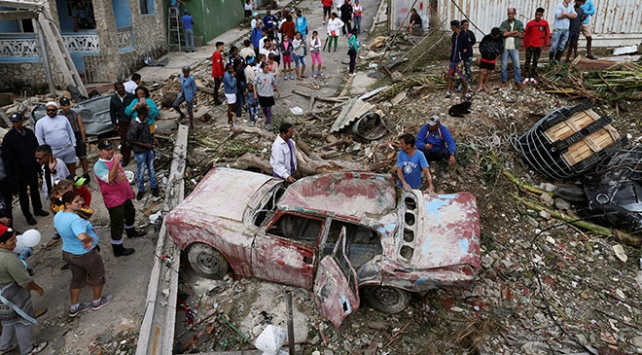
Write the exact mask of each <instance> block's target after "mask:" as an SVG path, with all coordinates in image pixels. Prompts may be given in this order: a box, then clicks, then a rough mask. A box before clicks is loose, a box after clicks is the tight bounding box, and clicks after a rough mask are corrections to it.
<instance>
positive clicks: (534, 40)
mask: <svg viewBox="0 0 642 355" xmlns="http://www.w3.org/2000/svg"><path fill="white" fill-rule="evenodd" d="M543 16H544V9H543V8H541V7H540V8H538V9H537V10H535V19H534V20H530V21H528V23H527V24H526V29H525V30H524V47H526V61H525V62H524V69H526V75H525V79H524V84H528V83H531V84H537V81H535V76H536V75H537V61H538V60H539V55H540V54H541V53H542V47H544V46H545V45H546V42H547V41H548V37H549V35H550V34H551V30H550V28H549V26H548V22H547V21H546V20H544V19H543V18H542V17H543ZM531 60H532V62H531Z"/></svg>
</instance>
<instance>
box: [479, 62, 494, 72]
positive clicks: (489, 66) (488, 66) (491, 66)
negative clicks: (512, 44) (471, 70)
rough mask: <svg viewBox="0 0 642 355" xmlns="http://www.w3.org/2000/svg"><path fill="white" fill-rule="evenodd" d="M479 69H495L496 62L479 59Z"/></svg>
mask: <svg viewBox="0 0 642 355" xmlns="http://www.w3.org/2000/svg"><path fill="white" fill-rule="evenodd" d="M479 69H486V70H490V71H493V70H495V63H489V62H484V61H483V60H480V61H479Z"/></svg>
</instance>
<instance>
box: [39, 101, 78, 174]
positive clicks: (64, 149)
mask: <svg viewBox="0 0 642 355" xmlns="http://www.w3.org/2000/svg"><path fill="white" fill-rule="evenodd" d="M45 109H46V110H47V116H45V117H43V118H41V119H39V120H38V122H36V138H37V139H38V144H40V145H43V144H47V145H49V146H50V147H51V151H52V152H53V154H54V155H55V156H57V157H58V158H60V160H62V161H63V162H64V163H65V164H66V165H67V169H68V170H69V172H71V173H72V174H76V135H75V134H74V129H73V128H72V127H71V124H69V120H67V118H66V117H65V116H61V115H59V114H58V104H57V103H55V102H54V101H49V102H47V104H46V105H45Z"/></svg>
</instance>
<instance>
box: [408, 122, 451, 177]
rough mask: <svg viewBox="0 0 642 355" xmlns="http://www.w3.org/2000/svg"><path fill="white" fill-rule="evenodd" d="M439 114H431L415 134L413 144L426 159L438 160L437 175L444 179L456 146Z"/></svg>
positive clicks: (429, 160)
mask: <svg viewBox="0 0 642 355" xmlns="http://www.w3.org/2000/svg"><path fill="white" fill-rule="evenodd" d="M440 121H441V119H440V118H439V116H436V115H435V116H432V117H430V119H429V120H428V123H426V124H425V125H424V126H423V127H421V129H420V130H419V134H417V143H416V144H415V146H416V147H417V149H419V150H420V151H422V152H423V153H424V155H425V156H426V161H428V162H431V161H439V170H438V174H439V177H440V178H442V179H446V178H447V177H448V175H447V174H446V171H447V169H448V165H455V163H457V161H456V159H455V153H456V152H457V146H456V144H455V140H454V139H453V136H452V134H450V131H449V130H448V128H446V127H445V126H443V125H442V124H441V122H440Z"/></svg>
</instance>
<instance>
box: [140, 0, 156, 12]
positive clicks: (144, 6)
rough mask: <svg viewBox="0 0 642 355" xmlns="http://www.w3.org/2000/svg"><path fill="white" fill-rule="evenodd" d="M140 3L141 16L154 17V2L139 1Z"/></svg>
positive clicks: (150, 0) (149, 0)
mask: <svg viewBox="0 0 642 355" xmlns="http://www.w3.org/2000/svg"><path fill="white" fill-rule="evenodd" d="M139 2H140V14H141V15H153V14H154V13H155V9H154V0H139Z"/></svg>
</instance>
